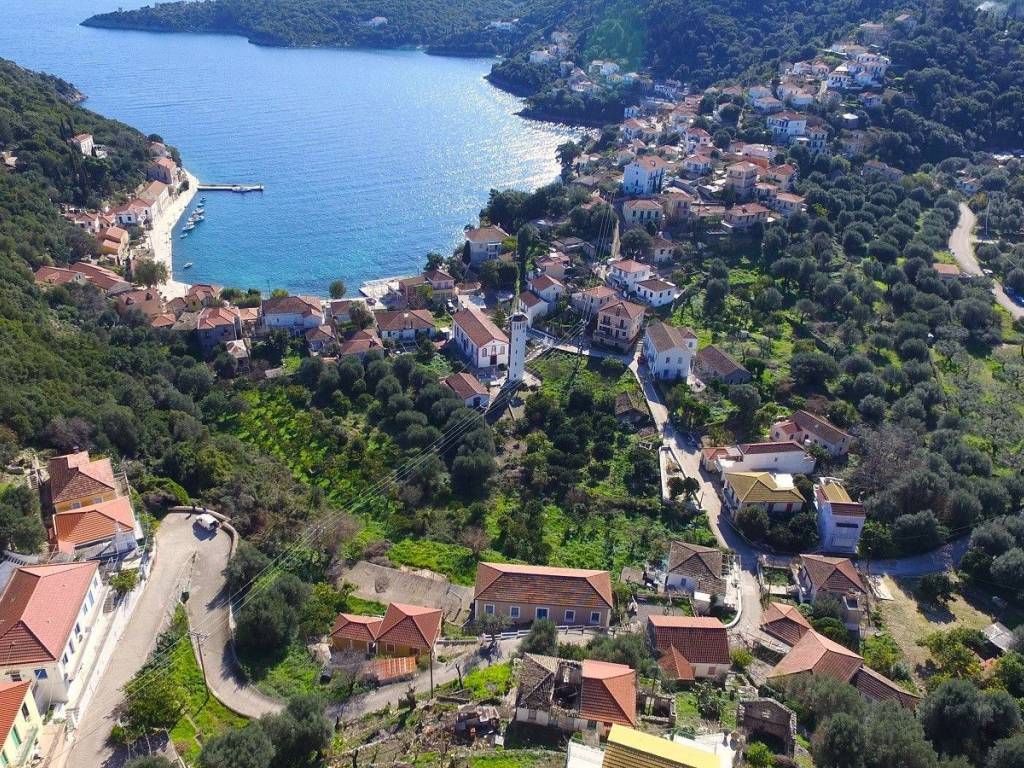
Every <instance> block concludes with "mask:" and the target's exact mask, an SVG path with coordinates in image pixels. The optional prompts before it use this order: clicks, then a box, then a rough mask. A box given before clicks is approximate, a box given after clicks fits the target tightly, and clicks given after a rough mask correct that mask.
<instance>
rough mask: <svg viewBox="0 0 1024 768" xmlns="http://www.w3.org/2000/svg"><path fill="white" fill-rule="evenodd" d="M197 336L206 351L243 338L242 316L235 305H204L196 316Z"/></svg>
mask: <svg viewBox="0 0 1024 768" xmlns="http://www.w3.org/2000/svg"><path fill="white" fill-rule="evenodd" d="M196 338H197V339H198V341H199V346H200V348H201V349H202V350H203V351H204V352H209V351H211V350H212V349H213V348H214V347H216V346H217V345H218V344H226V343H227V342H229V341H235V340H237V339H240V338H242V316H241V315H240V314H239V312H238V309H237V308H235V307H203V308H202V309H201V310H199V314H198V316H197V317H196Z"/></svg>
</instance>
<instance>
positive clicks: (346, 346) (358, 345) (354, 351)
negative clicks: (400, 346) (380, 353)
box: [338, 331, 384, 355]
mask: <svg viewBox="0 0 1024 768" xmlns="http://www.w3.org/2000/svg"><path fill="white" fill-rule="evenodd" d="M383 346H384V345H383V344H382V343H381V340H380V337H379V336H378V335H377V334H376V332H374V331H356V332H355V333H353V334H352V336H351V337H350V338H348V339H346V340H345V341H343V342H341V345H340V351H339V353H338V354H340V355H360V354H363V353H364V352H369V351H370V350H371V349H378V348H380V347H383Z"/></svg>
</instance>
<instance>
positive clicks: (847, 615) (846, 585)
mask: <svg viewBox="0 0 1024 768" xmlns="http://www.w3.org/2000/svg"><path fill="white" fill-rule="evenodd" d="M797 587H798V588H799V590H800V599H801V601H803V602H809V603H813V602H814V601H815V600H816V599H817V598H818V595H831V596H832V597H835V598H836V599H837V600H839V602H840V604H841V605H842V607H843V622H844V624H846V628H847V629H849V630H851V631H854V632H856V631H858V630H859V629H860V622H861V619H862V618H863V617H864V613H865V607H866V600H867V593H868V591H867V587H866V586H865V585H864V580H863V579H861V576H860V574H859V573H858V572H857V568H856V566H854V564H853V561H852V560H849V559H847V558H845V557H826V556H825V555H800V568H799V570H798V571H797Z"/></svg>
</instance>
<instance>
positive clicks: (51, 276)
mask: <svg viewBox="0 0 1024 768" xmlns="http://www.w3.org/2000/svg"><path fill="white" fill-rule="evenodd" d="M80 277H82V278H84V277H85V274H84V273H83V272H79V271H78V270H73V269H64V268H63V267H49V266H47V267H40V268H39V269H37V270H36V271H35V281H36V282H37V283H41V284H43V285H66V284H67V283H72V282H74V281H75V280H77V279H79V278H80Z"/></svg>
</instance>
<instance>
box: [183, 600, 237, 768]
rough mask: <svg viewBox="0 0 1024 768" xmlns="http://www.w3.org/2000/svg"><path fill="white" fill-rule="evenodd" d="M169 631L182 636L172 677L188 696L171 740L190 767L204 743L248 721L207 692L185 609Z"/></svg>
mask: <svg viewBox="0 0 1024 768" xmlns="http://www.w3.org/2000/svg"><path fill="white" fill-rule="evenodd" d="M170 631H172V632H174V633H175V634H178V635H180V639H179V641H178V645H177V646H176V650H175V651H174V653H173V655H172V656H171V658H172V659H173V661H172V663H171V665H170V666H169V669H170V674H171V677H172V679H173V680H174V682H175V683H177V684H178V685H179V686H181V689H182V690H183V691H185V694H186V696H185V700H186V705H185V710H184V712H183V713H182V715H181V718H180V719H179V720H178V722H177V723H175V725H174V727H173V728H171V740H172V741H173V742H174V746H175V749H177V750H178V752H179V753H180V754H181V756H182V757H183V758H184V759H185V761H186V762H187V763H190V764H191V763H194V762H195V759H196V757H197V756H198V755H199V750H200V749H202V745H203V742H204V741H206V740H207V739H209V738H210V737H212V736H215V735H217V734H218V733H221V732H223V731H225V730H227V729H229V728H240V727H242V726H244V725H245V724H246V722H248V721H247V720H246V718H244V717H242V716H241V715H237V714H235V713H234V712H232V711H231V710H230V709H228V708H227V707H225V706H224V705H223V704H221V703H220V702H219V701H217V699H215V698H214V697H213V695H212V694H211V693H210V692H209V691H208V689H207V687H206V681H205V680H204V679H203V672H202V670H201V669H200V668H199V663H198V662H197V661H196V657H195V654H194V653H193V651H192V647H191V643H190V642H189V639H188V635H187V632H188V618H187V617H186V615H185V609H184V607H179V608H178V610H177V611H176V613H175V615H174V621H173V623H172V626H171V630H170Z"/></svg>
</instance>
